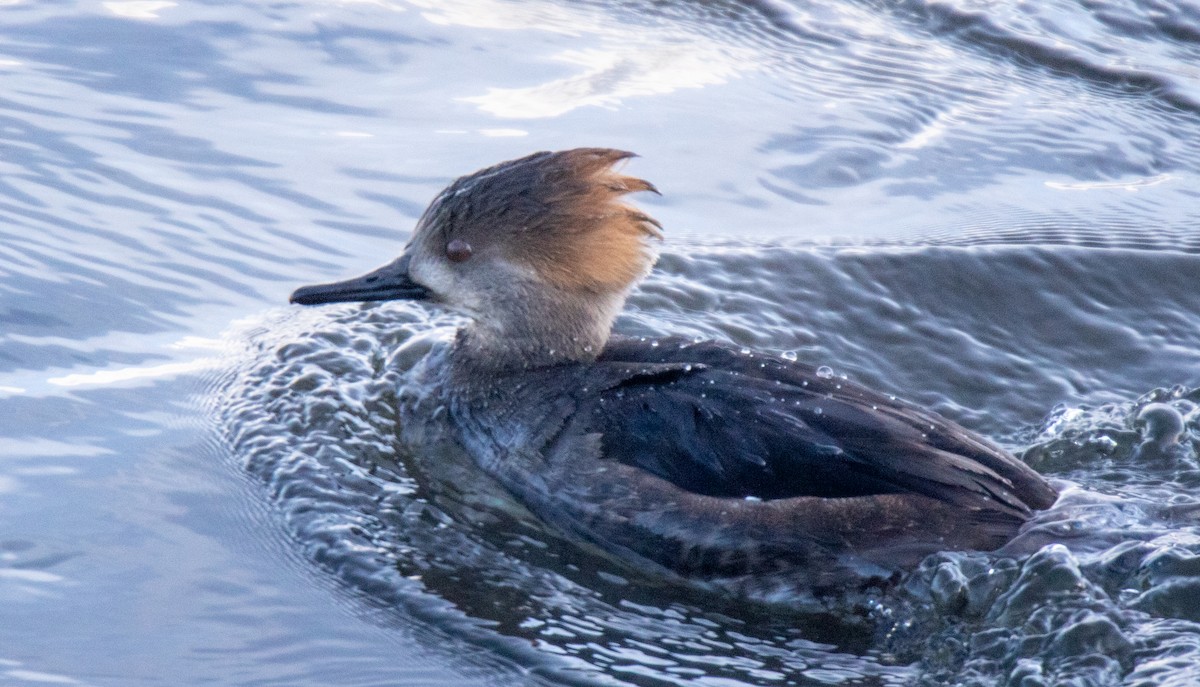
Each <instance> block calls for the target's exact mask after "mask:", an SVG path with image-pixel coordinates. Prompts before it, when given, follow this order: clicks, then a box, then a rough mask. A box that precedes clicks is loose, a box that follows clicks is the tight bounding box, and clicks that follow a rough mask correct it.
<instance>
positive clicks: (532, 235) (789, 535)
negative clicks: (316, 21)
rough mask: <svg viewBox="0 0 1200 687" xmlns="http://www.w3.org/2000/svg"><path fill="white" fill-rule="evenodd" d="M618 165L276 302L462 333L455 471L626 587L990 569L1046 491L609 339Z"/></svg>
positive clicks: (771, 380) (447, 207)
mask: <svg viewBox="0 0 1200 687" xmlns="http://www.w3.org/2000/svg"><path fill="white" fill-rule="evenodd" d="M632 157H635V155H634V154H633V153H630V152H627V151H622V150H615V149H609V148H576V149H571V150H563V151H557V152H548V151H543V152H537V153H534V154H532V155H528V156H526V157H522V158H519V159H515V160H510V161H507V162H502V163H500V164H497V165H494V166H491V167H486V168H484V169H481V170H479V171H477V172H475V173H473V174H469V175H466V176H463V177H461V178H458V179H456V180H455V181H454V182H452V183H451V184H450V185H449V186H448V187H446V189H445V190H443V191H442V192H441V193H440V194H439V195H438V196H437V197H436V198H434V200H433V201H432V202H431V203H430V204H429V206H428V208H427V209H426V210H425V211H424V213H423V214H422V215H421V217H420V219H419V220H418V222H417V224H416V228H415V229H414V231H413V233H412V235H411V239H410V240H409V242H408V244H407V245H406V246H405V247H404V249H403V252H402V253H401V255H400V257H399V258H397V259H395V260H394V261H392V262H390V263H388V264H386V265H384V266H383V267H380V268H378V269H376V270H374V271H372V272H370V273H368V274H365V275H363V276H360V277H356V278H353V279H348V280H345V281H339V282H333V283H326V284H317V285H312V286H304V287H302V288H299V289H297V290H296V291H295V292H294V293H293V294H292V295H291V298H290V301H291V303H295V304H300V305H305V306H312V305H320V304H326V303H339V302H355V301H362V302H366V301H387V300H407V301H422V302H425V303H429V304H431V305H434V306H438V307H442V308H447V309H450V310H453V311H456V312H458V313H459V314H461V315H463V316H465V324H463V325H462V326H461V327H460V328H459V329H458V330H457V332H456V333H455V335H454V338H453V341H452V342H451V343H449V348H448V351H447V352H446V353H445V355H444V356H442V358H441V360H440V363H439V364H438V365H437V369H436V370H435V372H434V373H433V377H434V378H433V383H434V384H435V386H436V388H437V394H438V395H439V398H440V403H439V405H440V407H441V408H443V409H444V410H445V414H446V417H445V421H446V422H447V423H448V424H449V426H450V427H451V428H452V434H453V437H454V441H455V442H456V443H457V444H458V445H460V446H461V447H463V449H464V450H465V451H466V452H467V454H469V456H470V459H471V460H472V461H473V462H474V464H475V467H477V468H478V469H479V470H480V471H482V472H483V473H485V474H486V475H487V476H488V477H489V478H490V479H492V480H495V482H497V483H499V484H500V485H501V487H502V489H503V491H505V492H506V493H507V494H508V495H509V496H510V497H511V498H512V499H513V500H514V501H515V502H517V503H519V504H520V505H521V506H523V507H524V508H526V509H528V511H529V512H531V513H533V514H534V516H536V518H537V519H539V520H540V521H541V523H542V524H543V525H544V526H545V527H547V528H548V529H549V530H550V531H552V532H554V533H555V534H556V535H561V536H563V537H564V538H566V539H567V540H569V541H574V542H578V543H579V544H580V545H581V546H585V547H588V548H590V549H593V550H598V551H600V552H602V553H604V554H605V555H607V556H609V557H611V558H614V559H616V560H618V561H620V562H623V563H624V564H626V565H628V566H629V567H630V569H634V570H639V571H655V572H658V573H661V574H664V575H669V576H674V577H682V578H684V579H692V580H712V579H717V578H733V577H740V576H742V577H744V576H754V575H761V574H767V573H772V572H778V571H785V570H799V571H810V572H813V573H814V574H818V573H819V574H820V575H821V576H822V577H823V579H830V580H837V579H840V578H841V576H843V575H845V574H846V573H847V571H867V572H868V573H869V574H876V573H877V574H881V575H887V574H893V575H894V574H895V571H897V570H903V569H905V568H906V567H907V568H911V567H913V566H915V565H917V564H918V563H919V562H920V561H921V560H922V559H923V558H924V557H926V556H928V555H929V554H932V553H936V552H942V551H995V550H998V549H1001V548H1002V547H1004V546H1005V545H1006V544H1007V543H1009V542H1010V541H1011V540H1013V539H1014V537H1016V535H1017V534H1018V533H1020V532H1021V531H1022V528H1023V527H1025V526H1026V525H1027V523H1028V522H1029V521H1030V519H1031V518H1032V517H1033V515H1034V514H1035V513H1036V512H1037V511H1040V510H1044V509H1047V508H1049V507H1050V506H1051V505H1052V504H1053V503H1054V502H1055V500H1056V498H1057V496H1058V494H1057V491H1056V489H1055V488H1054V487H1053V486H1052V485H1051V484H1050V483H1049V482H1048V481H1047V480H1046V479H1044V478H1043V477H1042V476H1041V475H1039V474H1038V473H1037V472H1035V471H1034V470H1033V469H1031V468H1030V467H1028V466H1027V465H1026V464H1024V463H1023V462H1021V461H1020V460H1019V459H1017V458H1016V457H1014V456H1013V455H1012V454H1011V453H1009V452H1008V451H1006V450H1004V449H1003V448H1001V447H1000V446H998V445H997V444H996V443H993V442H992V441H990V440H988V439H986V438H984V437H981V436H979V435H977V434H975V433H973V432H971V431H969V430H967V429H966V428H964V427H962V426H960V425H958V424H956V423H955V422H953V421H951V420H948V419H946V418H944V417H942V416H940V415H938V414H937V413H935V412H933V411H931V410H927V409H924V408H921V407H919V406H917V405H914V404H912V403H908V402H906V401H904V400H901V399H898V398H896V397H895V396H893V395H890V394H885V393H881V392H877V391H873V390H871V389H868V388H866V387H864V386H861V385H859V384H856V383H854V382H852V381H850V380H848V379H844V378H842V377H841V376H834V375H830V374H828V368H824V367H819V366H814V365H810V364H806V363H803V362H800V361H796V360H792V359H790V358H791V357H792V356H787V357H786V358H785V357H782V356H779V355H773V354H769V353H762V352H756V351H751V350H748V349H744V348H742V347H741V346H737V345H734V344H732V343H727V342H721V341H696V340H693V339H691V338H683V337H666V338H663V339H656V340H647V339H645V338H640V337H621V336H614V335H613V333H612V329H613V322H614V320H615V319H616V317H617V315H618V313H619V312H620V311H621V310H622V308H623V307H624V304H625V301H626V299H627V297H628V296H629V294H630V292H631V291H632V290H633V289H634V288H635V287H636V285H637V284H638V283H639V282H641V281H642V280H643V279H644V278H645V277H646V276H647V275H648V274H649V273H650V271H651V268H652V266H653V265H654V263H655V261H656V260H657V247H658V245H659V244H660V243H661V241H662V240H663V231H662V226H661V224H660V223H659V222H657V221H656V220H655V219H653V218H652V217H650V216H649V215H647V214H646V213H645V212H643V211H642V210H640V209H638V208H636V207H634V206H632V205H630V204H628V203H626V202H624V196H626V195H627V194H630V193H634V192H651V193H655V194H657V193H658V191H657V189H656V188H655V187H654V186H653V185H652V184H650V183H649V182H647V181H644V180H642V179H639V178H636V177H632V176H627V175H625V174H623V173H622V172H620V171H619V169H618V168H619V167H621V166H622V163H624V162H625V161H627V160H628V159H630V158H632Z"/></svg>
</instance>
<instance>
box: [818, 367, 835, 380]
mask: <svg viewBox="0 0 1200 687" xmlns="http://www.w3.org/2000/svg"><path fill="white" fill-rule="evenodd" d="M817 376H818V377H820V378H821V379H829V378H830V377H832V376H833V368H832V367H830V366H828V365H822V366H820V367H818V368H817Z"/></svg>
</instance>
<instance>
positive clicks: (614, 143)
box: [0, 0, 1200, 687]
mask: <svg viewBox="0 0 1200 687" xmlns="http://www.w3.org/2000/svg"><path fill="white" fill-rule="evenodd" d="M1198 64H1200V5H1197V4H1196V3H1194V2H1190V1H1184V0H1176V1H1173V2H1159V1H1158V0H1140V1H1132V0H1106V1H1103V2H1082V1H1069V0H1049V1H1046V2H1038V3H1029V2H1016V1H1015V0H1011V1H1009V0H1005V1H1001V2H972V1H970V0H957V1H943V2H935V1H933V0H925V1H919V0H913V1H905V2H870V1H866V0H863V1H860V2H815V3H808V2H799V0H759V1H757V2H722V1H715V0H711V1H707V2H700V1H699V0H696V1H692V2H684V1H675V2H651V1H649V0H608V1H607V2H601V1H598V0H597V1H592V2H587V1H578V2H549V1H545V2H543V1H539V0H530V1H526V2H507V1H504V0H463V1H461V2H460V1H455V0H445V1H435V0H407V1H406V0H379V1H377V2H333V1H330V2H320V1H310V2H277V3H270V2H264V3H238V2H215V1H212V2H171V1H170V0H163V1H161V2H160V1H133V0H125V1H121V0H115V1H113V2H74V1H70V0H67V1H63V2H48V1H42V0H7V1H0V84H3V88H2V89H0V682H2V683H4V684H39V683H40V684H46V683H58V684H81V685H142V684H145V685H199V684H222V685H226V684H228V685H233V684H236V685H250V684H256V685H257V684H261V685H314V686H315V685H405V684H408V685H435V684H453V685H472V684H479V685H514V684H560V683H563V682H568V681H572V682H573V681H579V682H583V683H598V684H634V685H663V684H677V683H680V684H681V683H688V684H699V685H720V686H722V687H723V686H725V685H759V684H761V685H785V684H800V685H816V684H868V685H873V684H913V683H922V682H923V683H929V684H978V685H1007V684H1011V685H1022V686H1023V687H1033V686H1035V685H1052V684H1066V683H1070V684H1075V685H1139V686H1140V685H1156V686H1165V685H1189V684H1193V683H1194V680H1195V677H1194V671H1195V666H1196V665H1198V664H1200V610H1198V609H1200V497H1198V496H1197V487H1198V486H1200V464H1198V459H1197V448H1198V444H1200V426H1198V425H1200V413H1198V412H1197V407H1198V406H1200V391H1198V388H1200V289H1197V288H1196V283H1197V277H1198V275H1200V231H1198V228H1200V192H1197V191H1196V189H1200V173H1198V170H1200V145H1198V144H1197V141H1200V69H1198V68H1197V67H1196V65H1198ZM579 145H603V146H611V147H617V148H624V149H629V150H634V151H637V152H639V153H640V154H641V155H643V158H641V159H638V160H635V161H633V163H632V164H631V165H630V166H629V167H628V170H629V171H630V172H631V173H634V174H636V175H637V176H642V177H645V178H647V179H650V180H651V181H653V182H654V183H655V184H656V185H657V186H658V187H659V188H660V189H661V190H662V191H663V197H662V198H656V197H648V198H639V199H637V202H639V203H640V204H641V205H642V207H644V208H645V209H647V210H648V211H649V212H650V213H651V214H653V215H655V216H656V217H657V218H658V219H659V220H661V221H662V223H663V224H664V226H665V227H666V232H667V236H668V241H667V243H666V244H665V246H664V252H663V257H662V259H661V261H660V263H659V266H658V268H657V269H656V272H655V274H654V276H652V277H651V279H650V280H649V281H648V282H647V283H646V284H645V285H644V286H643V288H642V289H641V290H640V291H639V292H638V293H637V294H636V295H635V296H634V298H633V299H632V300H631V302H630V307H629V309H628V311H627V313H626V315H624V316H623V317H622V319H621V320H620V321H619V322H618V329H619V330H621V331H622V332H624V333H627V334H646V335H649V334H660V333H667V332H671V333H681V334H685V335H692V336H703V337H718V338H723V339H727V340H732V341H735V342H738V343H740V344H743V345H746V346H752V347H755V348H759V349H762V350H764V351H766V352H767V353H769V354H782V353H788V352H794V353H795V354H796V356H797V357H798V358H800V359H803V360H805V361H808V362H812V363H816V364H827V365H830V366H831V367H833V368H834V369H835V370H837V371H838V373H840V374H846V375H847V376H848V377H850V378H853V379H855V380H857V381H859V382H862V383H865V384H868V385H870V386H874V387H878V388H882V389H885V390H888V391H889V392H892V393H896V394H899V395H902V396H904V397H906V398H908V399H910V400H913V401H916V402H919V403H922V404H925V405H929V406H932V407H934V408H936V409H937V410H939V411H940V412H942V413H944V414H946V415H948V416H950V417H952V418H954V419H956V420H958V421H960V422H962V423H963V424H965V425H967V426H969V427H971V428H973V429H975V430H977V431H979V432H982V433H984V434H987V435H989V436H991V437H993V438H995V439H996V440H998V441H1000V442H1002V443H1004V444H1005V445H1007V446H1008V447H1010V448H1012V449H1013V450H1014V451H1017V452H1019V453H1021V454H1022V455H1023V456H1024V457H1025V458H1026V459H1027V460H1028V461H1029V462H1030V463H1031V464H1033V465H1034V466H1035V467H1036V468H1037V469H1039V470H1041V471H1043V472H1044V473H1045V474H1047V475H1048V476H1050V477H1051V478H1053V479H1055V480H1057V483H1058V484H1059V485H1060V486H1061V487H1063V489H1064V497H1063V499H1062V501H1061V502H1060V504H1059V505H1058V506H1056V508H1055V509H1053V510H1052V511H1050V512H1048V513H1046V514H1044V515H1043V516H1042V517H1041V519H1040V520H1039V522H1038V525H1037V527H1036V528H1035V529H1034V531H1033V532H1031V533H1030V536H1029V542H1028V544H1029V548H1030V549H1031V550H1032V551H1034V553H1030V554H1023V555H1020V556H1017V557H1014V558H1007V557H1002V556H996V555H987V554H944V555H940V556H935V557H932V558H931V559H929V560H927V561H926V562H925V564H924V565H923V566H922V567H921V568H920V569H919V570H917V571H916V572H914V574H913V575H912V576H911V578H910V579H908V580H907V581H906V582H905V584H903V585H902V586H901V588H899V589H897V590H893V591H892V592H889V593H887V594H879V595H875V596H872V595H869V594H868V595H863V596H860V597H855V598H848V599H843V600H841V601H837V602H831V605H830V606H829V607H828V608H826V609H824V610H821V611H814V610H813V609H812V608H811V604H808V605H805V604H801V603H799V597H800V594H799V592H797V593H796V596H795V597H794V598H793V597H792V596H791V593H792V590H790V589H789V588H787V587H786V586H781V587H779V588H776V589H773V590H764V596H767V597H769V598H768V599H767V600H766V601H756V602H752V603H747V602H742V601H738V600H735V599H730V598H728V597H725V596H722V595H720V594H715V593H702V592H696V591H688V590H681V589H677V588H672V587H669V586H662V585H659V584H656V583H655V582H654V581H653V580H640V579H630V578H629V577H628V575H626V574H625V573H624V571H617V570H609V569H606V568H605V567H604V564H603V562H601V561H596V560H592V559H590V558H589V557H588V556H587V554H585V553H582V552H578V551H574V550H572V549H571V548H570V547H565V546H563V545H562V544H561V542H556V541H553V540H548V539H547V538H546V537H545V536H543V533H539V532H536V531H527V530H526V529H522V526H521V524H520V523H511V522H497V521H495V520H494V518H495V517H496V516H495V515H494V514H492V513H489V512H486V510H484V511H478V512H477V511H475V510H473V509H472V508H471V504H469V503H468V504H459V506H461V507H458V508H455V507H453V506H454V504H453V498H446V499H444V502H443V503H435V502H431V501H430V500H429V499H427V498H426V495H427V494H426V493H425V490H427V489H428V488H429V487H428V485H426V484H423V483H422V482H421V481H420V480H419V479H417V476H415V474H414V473H413V468H414V467H419V465H420V463H421V460H422V459H425V460H429V459H431V457H430V456H421V455H408V454H406V453H404V452H403V451H399V450H398V446H397V441H396V438H395V437H396V422H397V421H398V417H397V415H396V413H395V404H394V403H393V401H394V400H395V394H396V388H397V384H398V383H402V381H403V371H404V370H405V369H406V368H407V366H408V365H411V364H412V363H413V362H414V361H416V360H418V359H420V356H421V353H422V351H424V350H425V349H426V348H427V347H428V345H429V342H430V341H432V340H436V339H439V338H442V337H444V336H445V335H446V334H447V332H448V331H449V329H448V328H449V327H452V326H453V320H451V319H449V318H446V317H444V316H442V315H439V314H437V313H433V312H431V311H427V310H423V309H421V308H419V307H413V306H404V305H384V306H371V307H361V306H356V305H347V306H331V307H326V308H320V309H307V310H302V309H299V308H293V307H288V306H286V305H285V303H286V298H287V295H288V293H290V291H291V290H292V289H293V288H295V287H296V286H298V285H301V284H305V283H312V282H317V281H327V280H330V279H334V278H338V277H344V276H350V275H353V274H358V273H360V272H362V271H364V270H366V269H367V268H370V267H373V266H375V265H376V264H378V263H380V262H382V261H383V260H384V259H386V258H388V257H390V256H391V255H393V254H395V253H397V252H398V251H399V249H400V247H401V246H402V244H403V242H404V240H405V238H406V236H407V232H408V230H409V229H410V228H411V226H412V224H413V223H414V221H415V219H416V217H417V215H418V214H419V213H420V211H421V209H422V208H423V206H424V204H425V203H426V202H428V201H429V200H430V199H431V198H432V197H433V196H434V195H435V194H436V193H437V191H438V190H439V189H440V188H441V187H442V186H443V185H444V184H445V183H446V182H448V181H449V180H450V179H451V178H453V177H455V176H457V175H460V174H464V173H467V172H470V171H472V170H474V169H477V168H479V167H481V166H483V165H486V164H491V163H494V162H497V161H500V160H503V159H507V158H512V157H516V156H518V155H522V154H525V153H527V152H530V151H533V150H540V149H556V148H566V147H573V146H579ZM788 354H789V355H790V353H788ZM1154 402H1158V403H1164V404H1167V405H1169V406H1171V407H1172V408H1174V410H1175V412H1176V416H1177V417H1178V418H1181V419H1182V421H1183V423H1184V431H1183V434H1182V436H1181V441H1180V442H1179V443H1178V444H1175V445H1171V446H1167V447H1165V448H1161V449H1160V448H1156V447H1154V446H1143V445H1142V443H1143V439H1144V436H1145V434H1146V423H1145V422H1139V419H1138V418H1139V413H1140V412H1142V410H1143V409H1144V408H1145V407H1146V406H1147V405H1149V404H1151V403H1154ZM1159 411H1160V412H1163V411H1162V409H1161V408H1159ZM1165 412H1167V413H1168V414H1169V412H1170V411H1165ZM446 503H449V504H451V505H450V506H446V505H445V504H446ZM793 601H794V602H795V603H793Z"/></svg>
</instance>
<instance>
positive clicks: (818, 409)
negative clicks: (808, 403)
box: [813, 406, 825, 415]
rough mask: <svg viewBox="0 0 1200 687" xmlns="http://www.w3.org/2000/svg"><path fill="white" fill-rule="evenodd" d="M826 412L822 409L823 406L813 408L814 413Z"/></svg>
mask: <svg viewBox="0 0 1200 687" xmlns="http://www.w3.org/2000/svg"><path fill="white" fill-rule="evenodd" d="M824 412H825V411H824V410H821V406H817V407H816V408H813V415H820V414H822V413H824Z"/></svg>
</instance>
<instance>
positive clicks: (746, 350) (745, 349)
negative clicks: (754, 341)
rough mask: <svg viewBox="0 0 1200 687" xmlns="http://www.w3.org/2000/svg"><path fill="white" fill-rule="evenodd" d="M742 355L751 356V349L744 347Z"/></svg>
mask: <svg viewBox="0 0 1200 687" xmlns="http://www.w3.org/2000/svg"><path fill="white" fill-rule="evenodd" d="M741 354H742V355H750V349H749V348H747V347H745V346H742V348H741Z"/></svg>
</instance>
